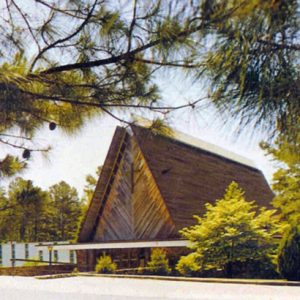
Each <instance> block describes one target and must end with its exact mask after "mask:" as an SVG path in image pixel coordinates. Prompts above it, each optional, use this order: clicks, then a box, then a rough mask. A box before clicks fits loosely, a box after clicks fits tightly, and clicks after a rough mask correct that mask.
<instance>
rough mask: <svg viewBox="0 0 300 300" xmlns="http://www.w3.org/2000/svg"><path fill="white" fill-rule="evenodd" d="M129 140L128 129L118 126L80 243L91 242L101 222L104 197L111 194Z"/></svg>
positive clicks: (84, 220) (82, 228) (90, 206)
mask: <svg viewBox="0 0 300 300" xmlns="http://www.w3.org/2000/svg"><path fill="white" fill-rule="evenodd" d="M128 138H129V135H128V133H127V131H126V129H125V128H122V127H119V126H118V127H117V128H116V131H115V133H114V136H113V139H112V142H111V144H110V147H109V150H108V153H107V155H106V158H105V161H104V165H103V167H102V170H101V175H100V177H99V179H98V182H97V185H96V189H95V192H94V195H93V198H92V200H91V203H90V205H89V208H88V210H87V212H86V215H85V217H84V219H83V221H82V223H81V228H80V231H79V236H78V241H79V242H83V241H87V240H89V239H90V237H91V233H92V232H93V231H94V230H95V226H97V220H99V217H100V214H101V208H102V203H103V202H104V201H105V199H104V197H105V195H106V194H107V193H109V189H110V187H111V181H112V180H113V171H114V168H116V167H117V165H118V160H119V159H120V153H121V152H122V147H123V145H124V144H125V143H126V139H128Z"/></svg>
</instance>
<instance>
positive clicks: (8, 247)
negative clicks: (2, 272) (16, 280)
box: [0, 242, 76, 267]
mask: <svg viewBox="0 0 300 300" xmlns="http://www.w3.org/2000/svg"><path fill="white" fill-rule="evenodd" d="M47 243H49V242H47ZM66 243H67V242H57V243H55V244H66ZM26 244H27V245H28V259H39V256H40V254H42V258H43V260H44V261H49V251H48V249H43V250H38V249H37V247H36V246H37V245H38V244H39V243H16V242H8V243H2V244H0V265H1V266H2V267H11V266H12V261H11V259H12V254H13V253H12V249H13V247H14V248H15V258H16V259H26V257H25V247H26ZM1 249H2V263H1ZM40 251H41V253H40ZM71 251H72V250H57V255H58V259H57V261H58V262H67V263H72V261H71V257H70V256H71ZM73 254H74V261H73V263H76V252H75V251H73ZM52 262H55V253H54V251H52ZM23 264H24V262H23V261H16V262H15V266H22V265H23Z"/></svg>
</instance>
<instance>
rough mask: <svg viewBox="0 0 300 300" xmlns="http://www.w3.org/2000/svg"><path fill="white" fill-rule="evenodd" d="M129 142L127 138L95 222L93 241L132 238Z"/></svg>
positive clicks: (130, 156)
mask: <svg viewBox="0 0 300 300" xmlns="http://www.w3.org/2000/svg"><path fill="white" fill-rule="evenodd" d="M131 164H132V152H131V142H130V140H128V142H127V144H126V148H125V149H124V152H123V155H122V158H121V160H120V162H119V163H118V170H117V172H116V173H115V175H114V178H113V182H112V186H111V190H110V193H109V194H108V196H107V197H108V198H107V201H106V203H105V205H104V207H103V212H102V213H101V215H100V216H101V217H100V218H99V219H98V222H97V221H96V222H97V224H96V226H97V227H96V232H95V236H94V237H93V241H114V240H131V239H133V227H132V226H133V225H132V205H131V189H132V187H131V184H132V180H131Z"/></svg>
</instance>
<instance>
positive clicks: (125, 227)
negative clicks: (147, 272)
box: [93, 139, 176, 242]
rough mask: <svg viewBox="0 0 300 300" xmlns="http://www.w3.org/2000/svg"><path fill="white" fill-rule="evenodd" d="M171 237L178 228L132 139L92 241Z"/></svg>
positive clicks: (120, 164)
mask: <svg viewBox="0 0 300 300" xmlns="http://www.w3.org/2000/svg"><path fill="white" fill-rule="evenodd" d="M96 222H97V220H96ZM170 235H174V236H175V235H176V231H175V226H174V224H173V222H172V220H171V218H170V215H169V213H168V211H167V208H166V205H165V203H164V201H163V199H162V197H161V195H160V193H159V190H158V189H157V186H156V183H155V182H154V179H153V177H152V174H151V173H150V171H149V169H148V166H147V164H146V162H145V160H144V158H143V155H142V153H141V151H140V150H139V148H138V146H137V144H136V143H134V141H133V139H131V142H128V143H127V147H126V149H125V151H124V155H123V157H122V160H121V161H120V163H119V168H118V171H117V173H116V174H115V176H114V181H113V184H112V187H111V190H110V193H109V196H108V199H107V201H106V203H105V206H104V210H103V212H102V214H101V217H100V219H99V221H98V224H97V229H96V233H95V235H94V237H93V241H94V242H99V241H114V240H123V241H125V240H139V239H142V240H147V239H154V238H167V237H169V236H170Z"/></svg>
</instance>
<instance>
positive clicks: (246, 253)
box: [181, 182, 280, 277]
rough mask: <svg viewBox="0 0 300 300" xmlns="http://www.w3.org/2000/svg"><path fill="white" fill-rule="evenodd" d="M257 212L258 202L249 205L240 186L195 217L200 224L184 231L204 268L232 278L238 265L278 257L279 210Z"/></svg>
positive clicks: (207, 206) (234, 187) (230, 189)
mask: <svg viewBox="0 0 300 300" xmlns="http://www.w3.org/2000/svg"><path fill="white" fill-rule="evenodd" d="M257 210H258V208H257V206H256V205H255V203H254V201H251V202H249V201H246V199H245V197H244V192H243V191H242V189H240V188H239V187H238V184H237V183H236V182H232V183H231V184H230V185H229V186H228V188H227V189H226V192H225V194H224V197H223V198H222V199H219V200H217V201H216V203H215V205H213V204H209V203H207V204H206V213H205V214H204V215H203V216H202V217H199V216H195V218H196V219H197V222H198V224H197V225H195V226H191V227H187V228H184V229H183V230H181V234H182V236H183V237H184V238H186V239H188V240H189V241H190V248H191V249H192V250H193V251H194V252H195V253H196V254H197V257H198V258H199V257H200V258H201V261H199V260H198V263H199V264H200V263H201V268H203V269H206V270H209V269H215V270H216V269H222V270H223V271H224V272H225V274H226V276H228V277H232V276H233V275H234V272H235V270H234V267H235V265H241V264H243V263H244V264H245V263H249V262H252V263H254V262H257V261H263V260H266V259H268V257H272V256H273V255H275V254H276V249H277V243H276V240H275V239H274V234H276V233H278V232H279V231H280V226H279V224H278V220H277V218H276V217H275V216H274V214H275V210H266V209H265V208H261V209H259V212H257Z"/></svg>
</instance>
